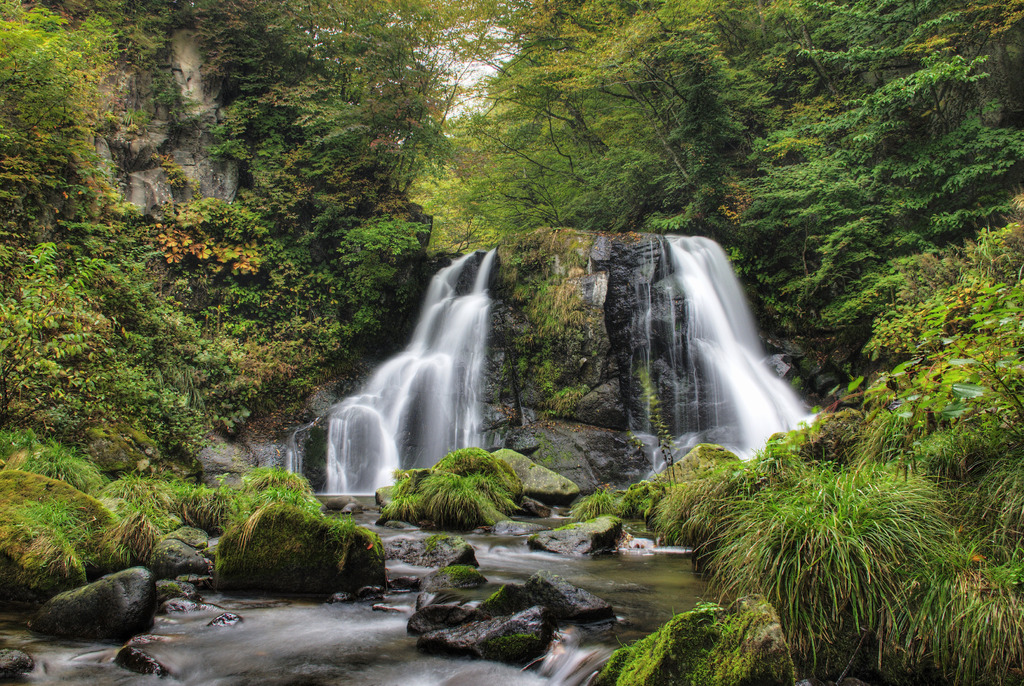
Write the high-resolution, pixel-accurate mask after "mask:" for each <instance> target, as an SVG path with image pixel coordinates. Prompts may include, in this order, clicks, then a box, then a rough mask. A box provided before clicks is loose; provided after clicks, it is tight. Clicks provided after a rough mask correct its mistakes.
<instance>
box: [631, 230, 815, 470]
mask: <svg viewBox="0 0 1024 686" xmlns="http://www.w3.org/2000/svg"><path fill="white" fill-rule="evenodd" d="M660 247H661V250H660V251H651V250H644V251H643V255H642V259H641V261H640V268H639V270H638V273H637V277H638V282H637V285H636V286H635V287H636V289H637V291H636V302H637V303H638V308H637V312H636V314H635V316H634V319H633V324H632V326H633V329H634V330H635V331H636V332H637V333H638V334H639V336H638V341H637V347H636V349H635V351H634V353H633V365H632V369H633V370H634V375H637V376H639V374H640V370H646V374H647V383H648V384H649V389H640V395H641V398H642V395H643V393H644V392H645V391H646V390H649V391H651V392H653V394H655V395H656V396H657V397H658V399H659V407H658V411H659V412H660V414H661V419H662V421H663V422H664V423H665V425H666V426H667V427H668V428H669V430H670V432H671V433H672V434H673V435H674V436H675V437H676V441H675V443H676V446H677V447H678V448H679V449H686V448H689V447H691V446H693V445H695V444H696V443H701V442H710V443H718V444H721V445H723V446H726V447H728V448H730V449H732V450H734V451H736V452H737V453H738V454H740V455H749V454H750V453H751V452H752V451H753V450H754V449H756V448H758V447H760V446H761V445H762V444H763V443H764V441H765V440H766V439H767V438H768V437H769V436H771V435H772V434H773V433H776V432H778V431H786V430H789V429H792V428H795V427H796V426H797V424H798V423H799V422H800V421H802V420H803V419H805V418H806V417H807V411H806V409H805V408H804V406H803V404H802V403H801V402H800V399H799V398H798V397H797V395H796V393H795V392H794V391H793V389H792V388H791V387H790V386H789V384H787V383H786V382H785V381H783V380H782V379H780V378H779V377H778V376H777V375H776V374H775V373H774V372H773V371H772V370H771V369H770V367H769V366H768V365H767V363H766V360H765V357H766V356H765V352H764V348H763V345H762V343H761V340H760V338H759V337H758V334H757V329H756V327H755V324H754V320H753V316H752V315H751V313H750V310H749V308H748V307H747V303H746V299H745V297H744V295H743V291H742V288H741V286H740V283H739V280H738V279H737V278H736V275H735V274H734V273H733V270H732V266H731V265H730V263H729V259H728V257H727V256H726V254H725V252H724V251H723V250H722V248H721V247H720V246H719V245H718V244H717V243H715V242H714V241H712V240H710V239H707V238H701V237H681V236H673V237H666V238H663V239H661V246H660ZM658 253H660V254H658ZM639 385H642V384H639ZM645 409H646V411H645V412H644V413H643V415H644V416H643V417H638V416H637V414H639V413H635V412H634V413H632V414H631V425H632V427H633V429H634V430H636V431H642V432H643V431H651V430H652V429H651V425H650V422H649V420H648V418H647V417H648V416H649V415H648V412H649V411H650V408H649V407H647V408H645Z"/></svg>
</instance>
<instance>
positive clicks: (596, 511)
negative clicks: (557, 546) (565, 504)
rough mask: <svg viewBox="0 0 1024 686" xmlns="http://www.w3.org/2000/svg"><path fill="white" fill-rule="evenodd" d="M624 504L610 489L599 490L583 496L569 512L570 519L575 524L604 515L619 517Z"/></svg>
mask: <svg viewBox="0 0 1024 686" xmlns="http://www.w3.org/2000/svg"><path fill="white" fill-rule="evenodd" d="M621 509H622V503H621V502H620V499H619V498H618V497H616V495H615V493H614V492H612V490H611V489H610V488H607V487H605V488H598V489H597V490H596V491H594V492H593V493H591V494H590V495H587V496H583V497H582V498H580V499H579V500H577V501H576V502H575V503H573V506H572V509H571V510H570V511H569V518H570V519H571V520H572V521H574V522H585V521H587V520H589V519H594V518H595V517H600V516H602V515H615V516H619V515H621V514H622V513H621V512H620V510H621Z"/></svg>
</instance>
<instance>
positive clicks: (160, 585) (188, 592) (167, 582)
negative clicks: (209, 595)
mask: <svg viewBox="0 0 1024 686" xmlns="http://www.w3.org/2000/svg"><path fill="white" fill-rule="evenodd" d="M156 597H157V602H158V603H163V602H164V601H165V600H171V599H172V598H183V599H185V600H194V601H195V602H197V603H198V602H202V600H203V599H202V597H200V595H199V591H197V590H196V587H195V586H193V585H192V584H190V583H189V582H187V581H174V580H171V579H160V580H159V581H157V582H156Z"/></svg>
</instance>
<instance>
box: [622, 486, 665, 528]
mask: <svg viewBox="0 0 1024 686" xmlns="http://www.w3.org/2000/svg"><path fill="white" fill-rule="evenodd" d="M665 488H666V484H664V483H660V482H657V483H656V482H652V481H641V482H639V483H635V484H632V485H631V486H630V487H629V488H627V489H626V492H625V493H623V494H622V499H621V500H620V502H619V516H620V517H622V518H624V519H643V520H647V519H650V517H651V516H652V515H653V514H654V508H655V506H656V505H657V504H658V502H660V501H661V498H662V497H663V496H664V495H665Z"/></svg>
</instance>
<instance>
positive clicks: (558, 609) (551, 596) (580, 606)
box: [480, 571, 615, 622]
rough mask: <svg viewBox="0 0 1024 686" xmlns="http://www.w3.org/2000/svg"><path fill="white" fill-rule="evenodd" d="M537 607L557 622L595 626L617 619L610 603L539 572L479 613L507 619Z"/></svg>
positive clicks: (507, 589)
mask: <svg viewBox="0 0 1024 686" xmlns="http://www.w3.org/2000/svg"><path fill="white" fill-rule="evenodd" d="M534 605H540V606H541V607H546V608H547V609H548V610H550V611H551V614H552V615H553V616H554V617H555V618H556V619H565V620H570V621H574V622H593V621H598V620H602V619H611V618H613V617H614V616H615V612H614V611H613V610H612V606H611V604H610V603H609V602H608V601H606V600H603V599H602V598H598V597H597V596H596V595H594V594H593V593H591V592H590V591H586V590H584V589H582V588H579V587H578V586H574V585H572V584H571V583H569V582H568V581H566V580H565V579H563V578H562V577H560V576H558V575H557V574H552V573H551V572H546V571H540V572H537V573H536V574H534V575H533V576H531V577H530V578H529V579H527V581H526V583H525V584H522V585H520V584H505V585H503V586H502V587H501V588H499V589H498V590H497V591H495V592H494V593H493V594H492V595H491V596H490V597H489V598H488V599H487V600H485V601H484V602H483V603H481V604H480V609H481V610H482V611H484V612H487V613H490V614H492V615H508V614H513V613H515V612H519V611H521V610H525V609H526V608H529V607H533V606H534Z"/></svg>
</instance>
